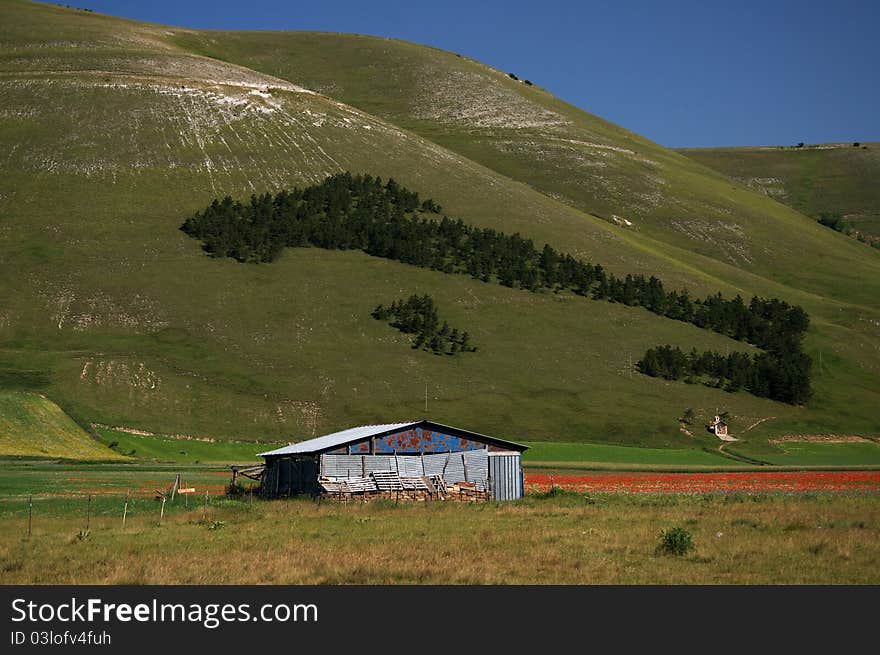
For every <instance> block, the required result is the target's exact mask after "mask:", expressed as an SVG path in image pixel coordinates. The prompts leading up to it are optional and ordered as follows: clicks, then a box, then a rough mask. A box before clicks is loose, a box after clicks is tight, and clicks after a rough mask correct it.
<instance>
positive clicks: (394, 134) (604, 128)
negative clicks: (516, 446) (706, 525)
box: [0, 0, 880, 463]
mask: <svg viewBox="0 0 880 655" xmlns="http://www.w3.org/2000/svg"><path fill="white" fill-rule="evenodd" d="M0 19H2V20H0V40H2V42H3V43H4V48H3V51H2V52H0V106H2V107H3V112H4V114H3V116H4V120H3V121H0V145H2V146H3V147H4V152H6V153H7V154H6V157H5V158H0V175H2V176H3V179H4V180H5V182H6V185H7V187H8V188H10V189H14V193H5V192H4V193H0V212H2V214H3V216H4V224H3V228H2V230H0V273H2V275H0V299H2V302H0V381H2V383H3V385H4V387H5V388H7V387H8V388H13V387H14V386H15V384H16V380H20V379H22V378H23V377H25V374H27V375H28V376H30V378H29V379H31V380H32V382H33V384H36V385H37V386H36V387H33V388H31V387H29V390H30V391H31V392H38V393H41V394H43V395H44V396H45V397H46V398H47V399H49V400H51V401H52V402H54V403H56V404H57V405H58V406H59V407H61V408H62V409H63V410H64V411H65V412H66V413H67V414H68V415H69V416H70V417H72V418H74V419H75V420H76V422H77V423H78V424H80V425H88V424H89V423H92V422H94V423H101V424H105V425H122V426H130V427H134V428H138V429H141V430H147V431H150V432H155V433H161V434H187V435H193V436H205V437H210V438H214V439H218V440H230V441H245V440H251V441H259V442H286V441H289V440H301V439H304V438H309V437H312V436H317V435H320V434H324V433H328V432H331V431H334V430H337V429H343V428H346V427H350V426H352V425H358V424H363V423H373V422H386V421H393V420H409V419H413V418H419V417H421V416H423V415H424V414H425V413H426V410H425V408H424V402H425V400H424V395H425V386H426V384H427V386H428V396H429V398H428V409H427V414H428V415H429V416H430V417H431V418H433V419H435V420H438V421H442V422H444V423H449V424H451V425H458V426H461V427H463V428H468V429H472V430H476V431H479V432H484V433H488V434H496V435H498V436H499V437H507V438H510V439H513V440H526V441H534V442H538V441H559V442H565V443H572V442H580V441H583V442H589V443H595V442H600V443H602V442H605V443H609V444H624V445H638V446H642V447H646V448H655V449H660V448H669V449H672V450H676V451H677V450H682V449H684V450H688V451H690V450H693V451H694V452H700V451H701V450H702V449H703V448H704V447H705V448H710V449H712V448H716V447H717V443H715V442H714V441H713V438H711V436H709V435H705V434H702V433H701V434H699V435H697V436H695V437H694V438H693V439H691V438H689V437H686V436H684V435H682V434H681V433H680V432H679V430H678V427H679V425H678V420H677V417H678V416H680V415H681V413H682V412H683V411H684V410H685V409H686V408H693V409H694V411H695V413H696V415H697V420H699V421H701V422H704V421H706V420H708V418H709V417H710V416H712V415H713V414H714V413H716V412H718V411H724V410H727V411H729V412H730V414H731V417H732V418H731V428H732V431H733V432H734V434H742V435H744V437H743V441H742V442H741V443H740V444H739V445H737V449H739V450H741V451H742V452H743V453H745V454H750V453H751V454H752V455H753V456H755V457H761V456H762V454H770V453H771V452H772V451H773V449H772V448H770V447H769V446H768V445H767V442H766V440H767V438H768V437H772V436H780V435H804V434H806V435H809V434H828V433H833V432H837V433H841V434H864V435H867V436H873V435H876V434H877V432H878V423H877V419H876V409H875V408H876V407H877V406H880V384H878V380H880V354H878V353H880V332H878V328H877V326H878V325H880V308H878V306H877V302H876V299H877V298H878V297H880V258H878V256H877V254H876V253H874V252H872V251H870V250H869V249H866V248H864V247H863V246H861V245H860V244H856V243H851V242H850V241H849V240H846V239H843V238H842V237H841V238H838V239H831V240H829V239H828V238H827V234H826V232H827V230H825V229H824V228H821V227H820V226H817V225H815V222H814V221H812V220H811V219H809V218H807V217H805V216H803V215H801V214H798V213H797V212H795V211H794V210H791V209H789V208H786V207H784V206H782V205H780V204H779V203H776V202H774V201H772V200H770V199H768V198H766V197H765V196H763V195H761V194H759V193H755V192H753V191H750V190H749V189H748V188H746V187H745V186H742V185H739V184H736V183H733V182H730V181H729V180H728V179H727V178H725V177H723V176H721V175H720V174H718V173H716V172H713V171H711V170H709V169H707V168H704V167H703V166H702V165H699V164H697V163H694V162H693V161H691V160H689V159H687V158H685V157H683V156H681V155H679V154H677V153H674V152H672V151H670V150H667V149H665V148H662V147H661V146H659V145H657V144H653V143H650V142H649V141H647V140H646V139H644V138H642V137H639V136H638V135H634V134H632V133H630V132H628V131H626V130H625V129H623V128H621V127H618V126H614V125H611V124H610V123H607V122H605V121H601V120H600V119H597V118H596V117H594V116H591V115H590V114H587V113H586V112H582V111H580V110H577V109H575V108H573V107H571V106H568V105H566V104H565V103H563V102H562V101H560V100H558V99H556V98H554V97H553V96H552V95H550V94H549V93H547V92H546V91H544V90H541V89H538V88H526V87H525V86H523V85H518V84H517V83H514V82H513V81H512V80H510V79H509V78H506V76H505V75H504V74H503V73H502V72H500V71H493V70H492V69H490V68H488V67H486V66H484V65H483V64H480V63H478V62H473V61H471V60H466V59H464V58H459V57H456V56H455V55H454V54H452V53H444V52H441V51H438V50H435V49H430V48H425V47H422V46H416V45H414V44H403V43H400V42H396V41H386V40H381V39H372V38H367V37H353V36H344V35H335V36H334V35H316V34H303V33H297V34H269V33H260V34H255V33H248V34H238V35H233V34H218V33H212V32H197V31H193V30H185V29H177V28H166V27H162V26H155V25H149V24H144V23H137V22H134V21H126V20H121V19H114V18H110V17H106V16H100V15H96V14H91V13H87V12H76V11H72V10H68V9H64V8H61V7H54V6H47V5H38V4H32V3H25V2H19V1H17V0H0ZM212 39H213V42H212V41H211V40H212ZM267 53H272V54H273V57H274V60H273V61H274V64H272V65H273V66H275V68H272V69H271V70H269V64H270V63H272V62H267V61H265V56H266V54H267ZM205 54H209V55H214V56H215V57H222V58H224V59H228V60H229V62H234V64H233V63H228V62H224V61H222V60H221V59H218V58H211V57H206V56H204V55H205ZM364 65H367V66H370V65H372V66H374V67H375V71H374V72H373V73H370V74H369V75H367V74H365V72H364ZM248 66H250V67H251V68H248ZM391 80H395V81H394V82H393V83H391ZM450 80H452V81H453V83H450ZM456 80H460V81H462V83H461V84H455V83H454V82H455V81H456ZM474 81H476V83H473V82H474ZM536 82H538V83H539V84H540V80H536ZM334 84H335V85H336V90H334V88H333V85H334ZM297 85H304V86H306V87H308V88H314V89H315V90H316V91H318V92H319V93H317V94H315V93H308V92H304V91H303V90H302V89H300V88H298V86H297ZM389 87H393V88H391V89H390V90H389ZM394 89H397V90H396V91H395V90H394ZM438 90H439V91H440V92H441V93H442V94H443V96H442V97H438V96H436V94H435V91H438ZM392 91H393V92H392ZM321 93H324V94H326V95H321ZM425 94H427V95H425ZM462 94H463V95H462ZM449 103H453V105H449ZM432 106H437V107H440V108H447V109H448V108H450V107H452V108H451V109H450V110H449V111H446V109H444V110H443V114H442V115H432V114H430V112H428V113H425V112H426V111H427V109H426V108H428V109H429V108H430V107H432ZM482 106H486V107H487V108H488V109H489V110H490V111H488V113H487V114H486V115H489V116H495V117H496V118H498V120H494V119H493V121H494V122H492V123H491V124H486V125H481V124H475V123H474V121H475V120H476V121H477V122H478V123H479V119H478V118H476V117H475V116H474V115H473V114H472V113H470V112H469V111H464V109H467V108H468V107H482ZM455 107H459V108H464V109H463V110H462V111H464V113H460V112H457V110H456V111H453V110H454V108H455ZM459 115H461V116H462V117H463V118H462V120H461V121H458V120H456V121H453V123H451V124H450V123H449V121H448V120H446V118H444V117H448V116H459ZM560 117H561V118H560ZM605 160H607V161H608V162H609V163H608V167H607V168H606V169H603V172H602V173H601V174H596V170H597V168H596V166H594V165H595V164H596V163H597V162H600V161H605ZM573 162H575V163H576V162H580V163H577V165H575V163H573ZM346 169H349V170H352V171H356V172H361V171H362V172H370V173H373V174H378V175H381V176H383V177H386V178H387V177H388V176H394V177H395V178H397V179H399V180H400V181H401V182H402V183H403V184H405V185H406V186H408V187H410V188H413V189H416V190H418V191H419V192H420V193H421V194H422V195H423V196H426V197H433V198H434V199H435V200H437V201H438V202H439V203H440V204H441V205H443V207H444V208H445V210H446V211H448V212H449V213H450V214H451V215H453V216H458V217H461V218H462V219H464V220H466V221H467V222H469V223H473V224H475V225H480V226H488V227H494V228H498V229H502V230H504V231H506V232H516V231H518V232H520V233H521V234H524V235H526V236H528V237H530V238H533V239H535V240H536V241H538V242H539V243H541V242H543V241H547V242H550V243H551V244H553V245H554V246H556V247H557V248H560V249H564V250H567V251H571V252H573V253H575V254H577V255H578V256H581V257H584V258H587V259H591V260H593V261H596V262H600V263H601V264H603V266H606V267H607V268H608V269H609V270H612V271H615V272H617V273H627V272H637V273H644V274H646V275H651V274H656V275H658V276H659V277H661V278H662V279H663V280H664V282H666V283H667V285H669V286H674V287H681V286H687V288H688V289H689V290H690V291H691V292H692V293H693V294H704V293H709V292H714V291H716V290H720V291H722V292H724V293H725V294H726V295H730V296H732V295H733V294H735V293H742V294H743V295H745V296H748V295H749V294H752V293H759V294H761V295H765V296H778V297H781V298H784V299H786V300H788V301H791V302H795V303H800V304H802V305H803V306H804V307H805V308H806V309H807V311H809V312H810V314H811V319H812V327H811V329H810V332H809V334H808V336H807V341H806V349H807V352H808V353H809V354H811V355H812V356H813V357H814V358H815V359H816V361H817V362H818V358H819V355H820V354H821V358H822V359H821V361H822V365H821V367H818V366H817V369H816V374H815V381H814V385H815V389H816V397H815V399H814V400H813V401H812V402H811V403H810V404H809V405H808V406H807V407H791V406H787V405H782V404H780V403H775V402H772V401H767V400H762V399H758V398H755V397H753V396H750V395H748V394H746V393H736V394H730V393H726V392H724V391H721V390H719V389H714V388H709V387H705V386H703V385H686V384H683V383H668V382H665V381H662V380H658V379H651V378H646V377H644V376H640V375H638V374H637V373H636V372H635V371H634V370H633V364H634V362H635V361H637V359H638V358H639V357H640V356H641V354H642V353H643V352H644V351H645V350H646V349H647V348H648V347H650V346H654V345H657V344H661V343H669V344H672V345H679V346H681V347H684V348H690V347H691V346H695V347H697V348H700V349H703V348H706V349H715V350H719V351H721V352H725V351H727V350H730V349H747V346H744V345H743V344H741V343H738V342H734V341H732V340H729V339H726V338H723V337H720V336H719V335H716V334H713V333H709V332H706V331H701V330H698V329H697V328H695V327H693V326H690V325H685V324H682V323H677V322H673V321H669V320H665V319H662V318H659V317H657V316H654V315H652V314H649V313H648V312H646V311H644V310H639V309H632V308H626V307H623V306H615V305H610V304H607V303H603V302H594V301H588V300H584V299H580V298H574V297H571V296H566V295H563V294H551V293H547V294H530V293H527V292H524V291H518V290H513V289H506V288H503V287H500V286H497V285H487V284H483V283H482V282H478V281H474V280H471V279H469V278H467V277H464V276H447V275H443V274H441V273H438V272H433V271H429V270H421V269H415V268H413V267H408V266H406V265H403V264H399V263H395V262H391V261H385V260H377V259H375V258H370V257H368V256H366V255H364V254H363V253H359V252H327V251H319V250H316V249H297V250H288V251H286V252H285V253H284V254H283V255H282V257H281V259H280V260H279V261H278V262H276V263H273V264H271V265H265V266H255V265H254V266H251V265H241V264H237V263H235V262H233V261H221V260H212V259H210V258H208V257H206V256H205V255H204V254H203V253H202V252H201V251H200V249H199V247H198V244H197V243H195V242H194V241H193V240H191V239H189V238H187V237H186V236H185V235H183V234H182V233H181V232H180V231H179V229H178V228H179V226H180V224H181V222H182V220H183V219H184V217H185V216H186V215H187V214H189V213H190V212H192V211H194V210H196V209H198V208H200V207H203V206H205V205H206V204H207V203H209V202H210V201H211V199H212V198H214V197H216V196H218V195H224V194H226V193H228V194H231V195H233V196H235V197H243V198H246V197H247V196H249V195H250V194H251V193H255V192H257V193H258V192H262V191H266V190H272V191H275V190H278V189H279V188H282V187H286V186H291V185H296V184H298V185H304V184H307V183H312V182H315V181H317V180H320V179H321V178H323V177H324V176H325V175H327V174H329V173H333V172H336V171H339V170H346ZM611 214H615V215H617V216H618V220H621V219H626V220H628V221H630V222H631V223H633V225H631V226H627V225H626V224H625V223H621V224H618V223H617V222H615V219H614V217H613V216H612V215H611ZM411 293H430V294H431V295H432V296H433V297H434V298H435V299H436V301H437V303H438V305H439V309H440V312H441V314H442V315H443V316H445V317H448V319H449V321H450V322H451V323H452V324H454V325H461V326H463V327H465V328H467V329H468V330H469V331H470V332H471V334H472V336H473V339H474V341H475V342H476V343H479V344H480V351H479V352H477V353H474V354H473V356H472V357H468V358H466V359H465V358H446V357H438V356H434V355H431V354H428V353H422V352H415V351H413V350H412V349H410V348H409V347H408V345H407V343H406V338H405V337H404V336H402V335H399V334H397V333H395V332H394V331H393V330H390V329H389V328H388V327H387V326H386V325H383V324H381V323H379V322H377V321H375V320H373V319H372V318H371V317H370V316H369V312H370V311H371V310H372V308H373V307H375V305H377V304H378V303H380V302H383V303H387V302H389V301H390V300H393V299H394V298H399V297H401V296H406V295H409V294H411ZM16 390H18V391H20V390H21V389H18V388H16ZM14 438H15V439H17V440H18V442H19V443H22V439H21V436H20V435H19V434H16V435H15V436H14ZM119 443H120V444H122V443H123V442H122V441H119ZM126 443H127V442H126ZM125 448H128V450H127V451H125ZM157 448H159V450H158V451H156V452H154V453H153V454H152V455H150V456H151V457H157V458H160V459H166V458H167V457H168V456H169V454H168V451H169V450H171V449H172V448H177V444H167V448H165V447H164V446H161V447H160V446H157ZM194 448H195V449H198V448H199V447H198V446H192V445H191V444H189V443H188V444H187V446H186V447H180V448H178V450H177V453H176V455H174V456H173V457H176V458H178V461H180V462H181V463H188V462H194V461H195V460H199V461H208V460H207V459H206V458H205V457H207V456H206V455H205V456H204V457H203V454H202V453H201V452H198V453H197V452H196V450H193V449H194ZM236 448H237V446H236ZM120 449H121V450H123V451H124V452H130V451H131V450H135V451H136V454H144V455H147V453H148V450H149V447H148V445H147V443H143V444H142V445H141V446H140V448H138V446H137V445H135V444H134V443H133V442H132V443H131V444H130V445H126V446H120ZM180 450H183V451H184V453H180ZM238 452H239V451H234V452H233V451H230V452H229V453H228V454H224V455H222V456H219V457H221V458H222V459H225V458H226V457H233V456H235V457H236V458H237V457H238ZM689 456H690V455H689ZM707 456H708V455H707ZM698 457H703V455H698Z"/></svg>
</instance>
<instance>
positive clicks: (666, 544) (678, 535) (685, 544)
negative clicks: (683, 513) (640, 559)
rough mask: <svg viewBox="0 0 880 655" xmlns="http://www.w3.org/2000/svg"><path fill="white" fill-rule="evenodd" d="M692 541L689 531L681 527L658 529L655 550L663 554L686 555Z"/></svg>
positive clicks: (692, 545)
mask: <svg viewBox="0 0 880 655" xmlns="http://www.w3.org/2000/svg"><path fill="white" fill-rule="evenodd" d="M693 548H694V542H693V539H692V538H691V533H690V532H688V531H687V530H685V529H684V528H681V527H678V526H676V527H673V528H669V529H667V530H661V531H660V544H659V545H658V546H657V550H658V551H659V552H660V553H661V554H663V555H676V556H682V555H686V554H687V553H688V552H690V551H691V550H693Z"/></svg>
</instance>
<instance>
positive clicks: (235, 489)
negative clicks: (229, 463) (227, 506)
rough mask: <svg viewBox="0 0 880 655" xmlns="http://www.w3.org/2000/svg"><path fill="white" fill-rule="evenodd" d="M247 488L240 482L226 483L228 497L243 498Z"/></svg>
mask: <svg viewBox="0 0 880 655" xmlns="http://www.w3.org/2000/svg"><path fill="white" fill-rule="evenodd" d="M244 493H245V488H244V486H242V485H241V484H239V483H238V482H235V483H231V484H228V485H226V497H227V498H241V497H242V496H244Z"/></svg>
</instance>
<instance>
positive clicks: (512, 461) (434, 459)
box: [259, 420, 527, 500]
mask: <svg viewBox="0 0 880 655" xmlns="http://www.w3.org/2000/svg"><path fill="white" fill-rule="evenodd" d="M526 448H527V447H526V446H523V445H521V444H518V443H514V442H512V441H507V440H504V439H499V438H497V437H490V436H487V435H483V434H479V433H476V432H471V431H469V430H463V429H461V428H455V427H452V426H449V425H443V424H440V423H436V422H434V421H429V420H421V421H410V422H406V423H385V424H381V425H362V426H358V427H354V428H350V429H348V430H343V431H341V432H334V433H333V434H328V435H324V436H322V437H317V438H315V439H309V440H308V441H302V442H300V443H296V444H292V445H290V446H285V447H283V448H278V449H276V450H270V451H268V452H264V453H260V454H259V456H260V457H263V458H264V459H265V462H266V468H265V471H264V473H263V475H262V478H261V483H260V492H261V493H262V495H264V496H267V497H277V496H290V495H295V494H312V495H318V494H335V495H339V496H342V495H345V494H355V495H356V494H362V495H364V496H367V495H381V494H383V493H389V492H397V493H400V492H405V493H410V494H412V495H417V494H421V495H422V496H425V497H431V498H433V497H446V496H447V495H448V494H449V493H450V490H451V489H454V490H455V491H456V492H458V493H459V494H465V495H466V497H468V498H477V497H478V496H482V497H485V498H487V499H489V498H491V499H494V500H512V499H516V498H521V497H522V495H523V474H522V462H521V457H520V456H521V453H522V452H523V451H524V450H526Z"/></svg>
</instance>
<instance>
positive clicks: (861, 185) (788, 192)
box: [679, 143, 880, 238]
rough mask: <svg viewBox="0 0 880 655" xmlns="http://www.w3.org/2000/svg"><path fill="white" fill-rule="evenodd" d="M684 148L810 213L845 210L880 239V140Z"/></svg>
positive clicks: (845, 214) (846, 217) (861, 228)
mask: <svg viewBox="0 0 880 655" xmlns="http://www.w3.org/2000/svg"><path fill="white" fill-rule="evenodd" d="M679 152H681V153H682V154H684V155H686V156H688V157H690V158H691V159H693V160H695V161H698V162H700V163H701V164H704V165H706V166H708V167H710V168H714V169H715V170H717V171H719V172H721V173H723V174H724V175H727V176H728V177H730V178H732V179H734V180H736V181H737V182H740V183H742V184H745V185H747V186H749V187H750V188H752V189H755V190H757V191H760V192H762V193H764V194H766V195H768V196H770V197H772V198H775V199H776V200H778V201H779V202H782V203H785V204H786V205H788V206H790V207H793V208H794V209H797V210H798V211H799V212H801V213H803V214H806V215H807V216H811V217H813V218H818V217H819V215H820V214H822V213H823V212H825V213H832V214H839V215H840V216H841V217H842V218H843V219H844V220H845V221H846V222H847V223H849V224H850V225H851V226H852V227H853V228H855V229H856V230H858V231H859V232H863V233H864V234H865V235H866V236H871V237H877V238H880V184H878V182H877V181H878V180H880V143H859V145H858V146H854V145H853V144H852V143H825V144H816V145H806V146H804V147H800V148H798V147H793V146H785V147H784V146H776V147H771V146H764V147H750V148H691V149H682V150H680V151H679Z"/></svg>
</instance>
